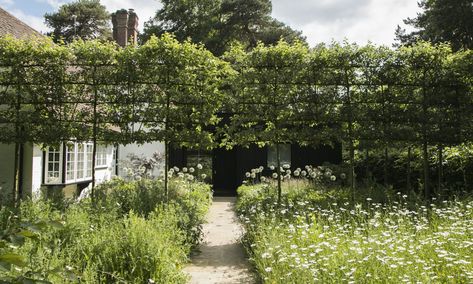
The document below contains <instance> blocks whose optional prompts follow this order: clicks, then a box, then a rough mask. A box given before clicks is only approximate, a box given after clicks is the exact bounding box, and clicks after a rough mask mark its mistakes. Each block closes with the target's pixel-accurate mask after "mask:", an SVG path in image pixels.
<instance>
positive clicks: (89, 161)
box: [85, 144, 94, 178]
mask: <svg viewBox="0 0 473 284" xmlns="http://www.w3.org/2000/svg"><path fill="white" fill-rule="evenodd" d="M86 148H87V154H86V159H87V172H86V175H85V176H86V178H91V177H92V150H93V148H94V147H93V146H92V145H90V144H89V145H87V147H86Z"/></svg>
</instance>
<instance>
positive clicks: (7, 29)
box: [0, 8, 42, 38]
mask: <svg viewBox="0 0 473 284" xmlns="http://www.w3.org/2000/svg"><path fill="white" fill-rule="evenodd" d="M7 34H10V35H12V36H14V37H16V38H23V37H31V36H42V35H41V34H40V33H39V32H38V31H36V30H35V29H33V28H32V27H30V26H28V25H27V24H25V23H24V22H22V21H20V20H19V19H18V18H16V17H15V16H13V15H12V14H10V13H8V12H7V11H5V10H3V9H2V8H0V37H1V36H5V35H7Z"/></svg>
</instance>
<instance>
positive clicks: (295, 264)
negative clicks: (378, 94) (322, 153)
mask: <svg viewBox="0 0 473 284" xmlns="http://www.w3.org/2000/svg"><path fill="white" fill-rule="evenodd" d="M272 190H273V191H274V190H275V189H274V188H273V189H269V192H271V191H272ZM359 191H360V192H359V194H358V195H357V200H356V202H355V203H352V202H351V201H350V200H351V198H350V196H351V193H350V190H347V189H346V188H339V189H336V190H333V191H332V190H329V191H327V190H326V189H319V188H313V187H305V188H295V187H293V186H289V187H286V190H285V191H284V202H283V203H282V206H276V197H275V196H274V195H272V196H271V195H268V189H264V188H262V187H261V186H259V185H258V186H251V187H249V186H243V187H240V188H239V189H238V193H239V201H238V205H237V208H238V211H239V213H240V218H241V220H242V222H243V223H244V224H245V229H246V235H245V237H244V238H243V242H244V245H245V247H246V248H247V251H248V252H249V254H250V256H251V259H252V262H253V264H254V265H255V268H256V270H257V272H258V274H259V275H260V277H261V280H262V282H263V283H280V282H288V283H320V282H323V283H340V282H349V281H355V282H363V283H364V282H367V283H378V282H383V283H399V282H402V281H406V282H407V281H411V282H413V281H420V282H452V281H453V282H455V281H456V282H458V281H459V282H469V281H471V279H472V278H473V265H472V259H471V255H472V253H473V251H472V248H471V237H472V234H473V231H472V229H471V226H470V224H471V222H472V218H473V211H472V209H473V204H472V202H471V199H466V200H464V201H462V202H458V201H444V202H438V203H436V204H431V205H429V206H428V207H426V206H424V205H421V204H419V203H417V201H416V200H415V199H414V200H413V199H411V198H410V197H408V196H407V195H401V194H400V193H399V194H396V193H394V192H392V191H389V190H387V189H386V188H383V187H379V186H376V187H368V188H364V189H360V190H359Z"/></svg>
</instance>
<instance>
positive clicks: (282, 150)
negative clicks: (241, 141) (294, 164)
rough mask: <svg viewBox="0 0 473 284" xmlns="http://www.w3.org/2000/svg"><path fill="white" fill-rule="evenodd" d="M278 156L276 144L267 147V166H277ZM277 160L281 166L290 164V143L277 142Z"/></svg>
mask: <svg viewBox="0 0 473 284" xmlns="http://www.w3.org/2000/svg"><path fill="white" fill-rule="evenodd" d="M277 158H278V156H277V149H276V146H275V145H274V146H269V147H268V161H267V162H268V167H271V166H273V167H277V164H278V159H277ZM279 160H280V162H281V166H283V165H289V166H290V165H291V144H279Z"/></svg>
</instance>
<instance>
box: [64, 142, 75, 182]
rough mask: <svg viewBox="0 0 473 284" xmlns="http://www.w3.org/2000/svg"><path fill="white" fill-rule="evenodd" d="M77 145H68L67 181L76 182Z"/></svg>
mask: <svg viewBox="0 0 473 284" xmlns="http://www.w3.org/2000/svg"><path fill="white" fill-rule="evenodd" d="M74 146H75V145H74V144H69V145H67V152H66V180H67V181H74V180H75V159H76V158H75V147H74Z"/></svg>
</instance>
